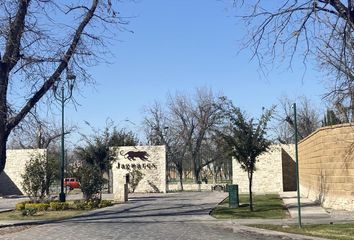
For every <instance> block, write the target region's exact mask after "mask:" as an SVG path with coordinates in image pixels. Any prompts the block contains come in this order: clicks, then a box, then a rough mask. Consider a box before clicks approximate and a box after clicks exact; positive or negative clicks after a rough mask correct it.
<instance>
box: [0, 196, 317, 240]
mask: <svg viewBox="0 0 354 240" xmlns="http://www.w3.org/2000/svg"><path fill="white" fill-rule="evenodd" d="M225 196H226V194H225V193H220V192H185V193H170V194H144V195H134V197H132V198H130V201H129V202H128V203H126V204H118V205H115V206H112V207H109V208H105V209H100V210H96V211H93V212H91V213H90V214H88V215H85V216H80V217H75V218H72V219H68V220H64V221H57V222H55V223H47V224H43V225H39V226H35V227H31V228H29V229H26V230H23V231H20V232H16V233H9V234H6V235H3V236H0V239H8V240H25V239H48V240H50V239H63V240H65V239H85V240H90V239H123V240H130V239H134V240H136V239H144V240H149V239H166V240H169V239H174V240H177V239H203V240H208V239H226V240H227V239H240V240H251V239H265V240H267V239H314V238H309V237H301V236H297V235H291V234H284V233H273V232H271V231H264V230H256V229H253V228H248V227H243V226H239V225H229V224H225V222H222V221H217V220H215V219H214V218H212V217H210V216H209V212H210V210H211V209H212V208H213V207H214V206H215V205H216V204H217V203H218V202H220V201H221V200H222V199H223V198H224V197H225Z"/></svg>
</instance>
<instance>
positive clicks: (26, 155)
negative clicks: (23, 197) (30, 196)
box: [0, 149, 47, 195]
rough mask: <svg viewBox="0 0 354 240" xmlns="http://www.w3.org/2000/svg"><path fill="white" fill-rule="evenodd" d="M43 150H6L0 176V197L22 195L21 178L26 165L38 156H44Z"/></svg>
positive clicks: (44, 151)
mask: <svg viewBox="0 0 354 240" xmlns="http://www.w3.org/2000/svg"><path fill="white" fill-rule="evenodd" d="M46 153H47V151H46V150H45V149H19V150H7V151H6V154H7V158H6V165H5V169H4V171H3V172H2V173H1V174H0V195H19V194H24V192H23V189H22V177H21V175H22V174H24V172H25V165H26V163H27V162H28V161H29V160H30V159H31V158H33V157H35V156H38V155H42V156H43V155H46Z"/></svg>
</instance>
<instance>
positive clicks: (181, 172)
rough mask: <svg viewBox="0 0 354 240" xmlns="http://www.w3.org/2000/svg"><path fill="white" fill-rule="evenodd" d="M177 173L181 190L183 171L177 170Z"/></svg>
mask: <svg viewBox="0 0 354 240" xmlns="http://www.w3.org/2000/svg"><path fill="white" fill-rule="evenodd" d="M178 175H179V185H180V187H181V191H183V171H178Z"/></svg>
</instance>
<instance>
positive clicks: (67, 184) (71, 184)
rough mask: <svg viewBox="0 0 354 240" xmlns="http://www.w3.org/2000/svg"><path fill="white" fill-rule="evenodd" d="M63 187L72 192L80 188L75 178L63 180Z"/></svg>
mask: <svg viewBox="0 0 354 240" xmlns="http://www.w3.org/2000/svg"><path fill="white" fill-rule="evenodd" d="M64 187H66V188H69V190H73V189H74V188H80V183H79V181H77V180H76V178H64Z"/></svg>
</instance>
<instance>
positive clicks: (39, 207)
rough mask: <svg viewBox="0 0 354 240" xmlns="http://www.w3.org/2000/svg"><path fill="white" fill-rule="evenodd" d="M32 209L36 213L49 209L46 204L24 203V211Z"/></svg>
mask: <svg viewBox="0 0 354 240" xmlns="http://www.w3.org/2000/svg"><path fill="white" fill-rule="evenodd" d="M30 208H34V209H36V210H37V211H47V210H48V208H49V204H48V203H26V204H25V209H30Z"/></svg>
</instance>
